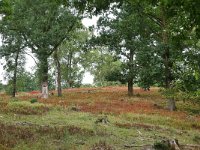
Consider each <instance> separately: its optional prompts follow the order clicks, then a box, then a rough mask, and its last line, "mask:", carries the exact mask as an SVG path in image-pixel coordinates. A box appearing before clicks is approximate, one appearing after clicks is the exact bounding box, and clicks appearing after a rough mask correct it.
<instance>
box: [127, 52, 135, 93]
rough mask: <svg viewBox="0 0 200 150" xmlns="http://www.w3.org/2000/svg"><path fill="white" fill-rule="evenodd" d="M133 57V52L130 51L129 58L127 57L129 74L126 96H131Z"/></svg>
mask: <svg viewBox="0 0 200 150" xmlns="http://www.w3.org/2000/svg"><path fill="white" fill-rule="evenodd" d="M133 56H134V51H133V50H130V57H129V74H128V96H133V67H134V64H133Z"/></svg>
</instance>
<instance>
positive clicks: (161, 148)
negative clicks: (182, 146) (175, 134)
mask: <svg viewBox="0 0 200 150" xmlns="http://www.w3.org/2000/svg"><path fill="white" fill-rule="evenodd" d="M153 147H154V148H155V150H170V148H169V146H168V145H167V143H163V142H155V143H154V145H153Z"/></svg>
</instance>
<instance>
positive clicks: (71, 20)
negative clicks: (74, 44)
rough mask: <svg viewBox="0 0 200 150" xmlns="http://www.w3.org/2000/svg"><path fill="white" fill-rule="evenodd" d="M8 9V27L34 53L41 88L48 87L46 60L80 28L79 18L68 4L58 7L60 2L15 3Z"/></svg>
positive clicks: (38, 0) (29, 0)
mask: <svg viewBox="0 0 200 150" xmlns="http://www.w3.org/2000/svg"><path fill="white" fill-rule="evenodd" d="M11 7H12V8H13V9H12V10H13V12H12V17H11V19H10V20H9V22H8V24H7V27H8V29H9V30H15V31H17V32H19V33H20V34H21V35H22V37H23V40H24V41H25V43H26V44H27V47H29V48H31V49H32V52H33V53H35V54H36V57H37V58H38V60H39V69H40V70H39V72H40V81H41V85H42V84H47V83H48V69H49V68H48V58H49V56H50V55H51V54H52V53H53V52H54V51H56V50H57V48H58V47H59V46H60V45H61V43H62V42H63V41H64V40H66V39H67V38H69V33H70V32H71V31H73V30H75V29H77V28H79V27H81V26H80V23H79V20H80V18H79V17H78V14H77V12H76V11H74V10H73V9H70V6H69V5H61V2H60V1H52V0H45V1H40V0H36V1H32V0H28V1H27V0H22V1H17V0H16V1H14V3H12V4H11ZM66 22H68V23H66ZM45 97H47V95H46V96H45Z"/></svg>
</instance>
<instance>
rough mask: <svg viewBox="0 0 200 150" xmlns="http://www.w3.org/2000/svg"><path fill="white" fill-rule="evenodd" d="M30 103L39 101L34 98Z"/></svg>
mask: <svg viewBox="0 0 200 150" xmlns="http://www.w3.org/2000/svg"><path fill="white" fill-rule="evenodd" d="M30 102H31V103H32V104H33V103H37V102H38V100H37V99H36V98H32V99H31V100H30Z"/></svg>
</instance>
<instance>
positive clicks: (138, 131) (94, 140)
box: [0, 87, 200, 150]
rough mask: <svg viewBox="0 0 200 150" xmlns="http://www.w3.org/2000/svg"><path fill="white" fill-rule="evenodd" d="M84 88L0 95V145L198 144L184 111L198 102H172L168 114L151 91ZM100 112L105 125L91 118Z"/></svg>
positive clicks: (82, 148) (32, 149)
mask: <svg viewBox="0 0 200 150" xmlns="http://www.w3.org/2000/svg"><path fill="white" fill-rule="evenodd" d="M82 91H84V92H82ZM87 91H88V89H87V88H84V89H72V90H65V91H64V96H63V97H62V98H57V97H56V96H51V97H50V98H49V99H48V100H43V99H37V101H34V103H31V100H32V99H34V98H35V97H36V95H34V94H28V93H27V94H23V95H21V96H19V97H17V99H10V98H9V97H8V96H6V95H1V97H4V98H1V100H0V149H14V150H57V149H61V150H90V149H91V150H93V149H98V148H99V149H100V148H102V149H103V148H104V149H108V150H109V149H116V150H118V149H119V150H121V149H125V145H136V146H137V145H147V144H150V145H153V144H154V143H156V142H158V141H160V140H162V139H178V140H179V143H180V144H200V136H199V135H200V116H199V115H198V113H196V112H195V113H191V112H190V110H191V109H192V108H194V109H195V110H198V107H199V106H194V107H192V106H193V105H192V104H190V103H188V104H185V103H182V102H178V108H179V111H177V112H169V111H167V110H165V109H164V102H165V101H164V99H163V97H162V96H160V94H159V93H158V91H157V89H153V90H152V91H150V92H149V91H147V92H144V91H142V90H140V89H136V90H135V92H136V94H137V95H136V96H134V97H131V98H130V97H128V96H126V88H125V87H106V88H101V89H93V91H92V92H87ZM154 104H156V105H154ZM157 106H160V107H159V108H158V107H157ZM72 107H78V108H79V109H80V110H79V111H76V109H71V108H72ZM199 110H200V109H199ZM105 116H106V117H107V120H108V122H107V123H104V122H97V120H99V118H102V117H105ZM134 149H141V147H138V148H137V147H136V148H134Z"/></svg>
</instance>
